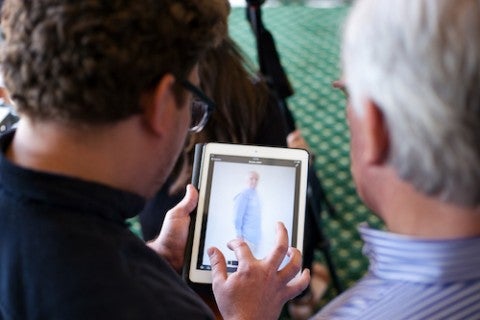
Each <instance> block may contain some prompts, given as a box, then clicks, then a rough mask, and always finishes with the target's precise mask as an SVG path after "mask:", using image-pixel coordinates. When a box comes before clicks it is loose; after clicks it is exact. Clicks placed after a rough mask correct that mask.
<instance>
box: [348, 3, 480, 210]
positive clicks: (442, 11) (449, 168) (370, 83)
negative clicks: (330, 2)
mask: <svg viewBox="0 0 480 320" xmlns="http://www.w3.org/2000/svg"><path fill="white" fill-rule="evenodd" d="M345 28H346V29H345V33H344V39H343V51H342V52H343V54H342V60H343V68H344V76H345V83H346V86H347V87H348V89H349V91H350V94H351V99H352V100H351V103H352V106H353V108H354V109H355V111H356V112H357V113H359V114H360V115H361V114H362V110H361V107H362V105H363V104H362V100H363V99H365V98H371V99H372V100H373V101H375V102H376V103H377V104H378V106H379V107H380V108H381V111H382V112H383V115H384V117H385V119H386V122H387V125H388V128H389V134H390V137H389V138H390V150H389V155H388V161H389V163H390V164H391V165H392V166H393V167H394V168H395V170H396V171H397V173H398V175H399V176H400V177H401V178H402V179H404V180H405V181H408V182H409V183H411V184H412V185H413V186H414V187H415V188H416V189H417V190H419V191H421V192H423V193H425V194H427V195H430V196H435V197H438V198H440V199H441V200H443V201H446V202H451V203H455V204H458V205H462V206H469V207H477V206H479V205H480V142H479V141H480V135H479V133H480V0H455V1H454V0H358V1H357V3H356V5H355V8H354V10H353V11H352V14H351V15H350V16H349V18H348V20H347V23H346V26H345Z"/></svg>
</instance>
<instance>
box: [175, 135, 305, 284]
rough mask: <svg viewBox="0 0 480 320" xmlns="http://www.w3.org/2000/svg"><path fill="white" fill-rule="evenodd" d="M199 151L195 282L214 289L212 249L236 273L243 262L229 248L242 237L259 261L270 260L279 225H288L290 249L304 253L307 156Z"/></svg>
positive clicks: (191, 255) (235, 149)
mask: <svg viewBox="0 0 480 320" xmlns="http://www.w3.org/2000/svg"><path fill="white" fill-rule="evenodd" d="M198 150H201V152H200V153H197V154H196V161H195V164H194V174H193V177H194V178H193V179H192V181H195V178H196V177H197V176H198V187H199V201H198V206H197V213H196V217H195V219H194V221H193V222H192V223H193V231H192V233H193V237H192V239H191V241H192V242H191V243H192V246H191V251H189V252H187V260H186V264H187V265H186V269H185V270H184V276H186V277H187V279H188V280H189V281H190V282H193V283H200V284H201V283H211V281H212V277H211V265H210V260H209V258H208V255H207V250H208V248H210V247H212V246H215V247H217V248H219V249H220V250H221V251H222V253H223V254H224V256H225V258H226V261H227V269H228V272H230V273H232V272H235V271H236V269H237V266H238V261H237V258H236V256H235V254H234V252H233V251H231V250H230V249H228V248H227V243H228V242H229V241H230V240H232V239H235V238H237V237H239V238H242V239H244V240H245V241H246V242H247V244H248V245H249V247H250V249H251V250H252V253H253V254H254V256H255V257H256V258H258V259H261V258H263V257H265V256H266V255H267V254H268V253H270V252H271V250H272V248H273V246H274V244H275V239H276V235H275V233H276V222H277V221H281V222H283V223H284V224H285V226H286V228H287V230H288V236H289V241H290V245H291V246H293V247H296V248H298V249H299V250H300V251H302V247H303V236H304V221H305V201H306V189H307V172H308V153H307V151H305V150H303V149H292V148H281V147H265V146H252V145H239V144H224V143H208V144H204V145H203V146H202V147H201V148H199V147H197V151H198ZM199 159H200V161H198V160H199ZM196 168H197V169H196ZM195 172H198V175H197V174H196V173H195ZM286 260H287V258H286ZM284 263H286V261H285V262H284ZM281 267H282V266H281Z"/></svg>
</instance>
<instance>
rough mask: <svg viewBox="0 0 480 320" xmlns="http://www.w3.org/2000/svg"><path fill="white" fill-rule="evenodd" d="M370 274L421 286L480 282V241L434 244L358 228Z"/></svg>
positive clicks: (434, 242) (475, 238)
mask: <svg viewBox="0 0 480 320" xmlns="http://www.w3.org/2000/svg"><path fill="white" fill-rule="evenodd" d="M359 231H360V234H361V236H362V238H363V240H364V241H365V245H364V248H363V252H364V254H365V255H366V256H367V257H368V258H369V260H370V267H369V271H370V272H371V273H372V274H373V275H375V276H378V277H380V278H384V279H390V280H403V281H410V282H420V283H448V282H454V281H468V280H473V279H480V237H471V238H463V239H448V240H436V239H435V240H433V239H423V238H418V237H412V236H405V235H400V234H395V233H391V232H387V231H381V230H375V229H371V228H369V227H368V226H367V225H366V224H362V225H360V227H359Z"/></svg>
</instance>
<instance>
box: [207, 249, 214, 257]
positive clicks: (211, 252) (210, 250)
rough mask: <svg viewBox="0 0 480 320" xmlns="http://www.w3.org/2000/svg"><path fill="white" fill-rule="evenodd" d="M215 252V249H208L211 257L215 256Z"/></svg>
mask: <svg viewBox="0 0 480 320" xmlns="http://www.w3.org/2000/svg"><path fill="white" fill-rule="evenodd" d="M214 252H215V250H214V249H213V248H208V249H207V254H208V256H209V257H211V256H213V253H214Z"/></svg>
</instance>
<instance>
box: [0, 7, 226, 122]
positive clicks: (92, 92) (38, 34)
mask: <svg viewBox="0 0 480 320" xmlns="http://www.w3.org/2000/svg"><path fill="white" fill-rule="evenodd" d="M228 11H229V6H228V2H227V1H226V0H161V1H160V0H83V1H78V0H34V1H32V0H6V1H5V3H4V6H3V9H2V26H3V29H4V32H5V36H6V41H5V43H4V45H3V51H2V58H1V60H2V64H3V71H4V77H5V84H6V86H7V89H8V90H9V92H10V95H11V97H12V99H13V100H14V102H15V104H16V107H17V109H18V112H19V113H20V114H26V115H28V116H29V117H31V118H32V119H37V120H53V121H61V122H66V123H84V124H103V123H111V122H114V121H118V120H120V119H124V118H127V117H129V116H131V115H133V114H136V113H139V112H140V111H141V105H140V98H141V95H142V93H144V92H146V91H147V90H149V89H150V88H152V87H153V86H154V85H155V84H156V83H157V82H158V81H159V80H160V79H161V77H162V76H164V75H165V74H167V73H171V74H173V75H174V76H175V77H176V79H183V78H185V77H187V75H188V74H189V72H191V70H192V69H193V67H194V66H195V64H196V63H197V62H198V61H199V59H200V58H201V57H202V55H203V53H204V52H205V51H206V50H207V49H208V48H210V47H212V46H214V45H216V44H218V43H219V41H220V40H221V38H223V36H224V35H225V33H226V30H227V16H228ZM177 91H178V92H176V94H177V98H178V99H181V97H182V96H183V95H182V94H181V92H182V91H181V90H180V89H178V90H177Z"/></svg>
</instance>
